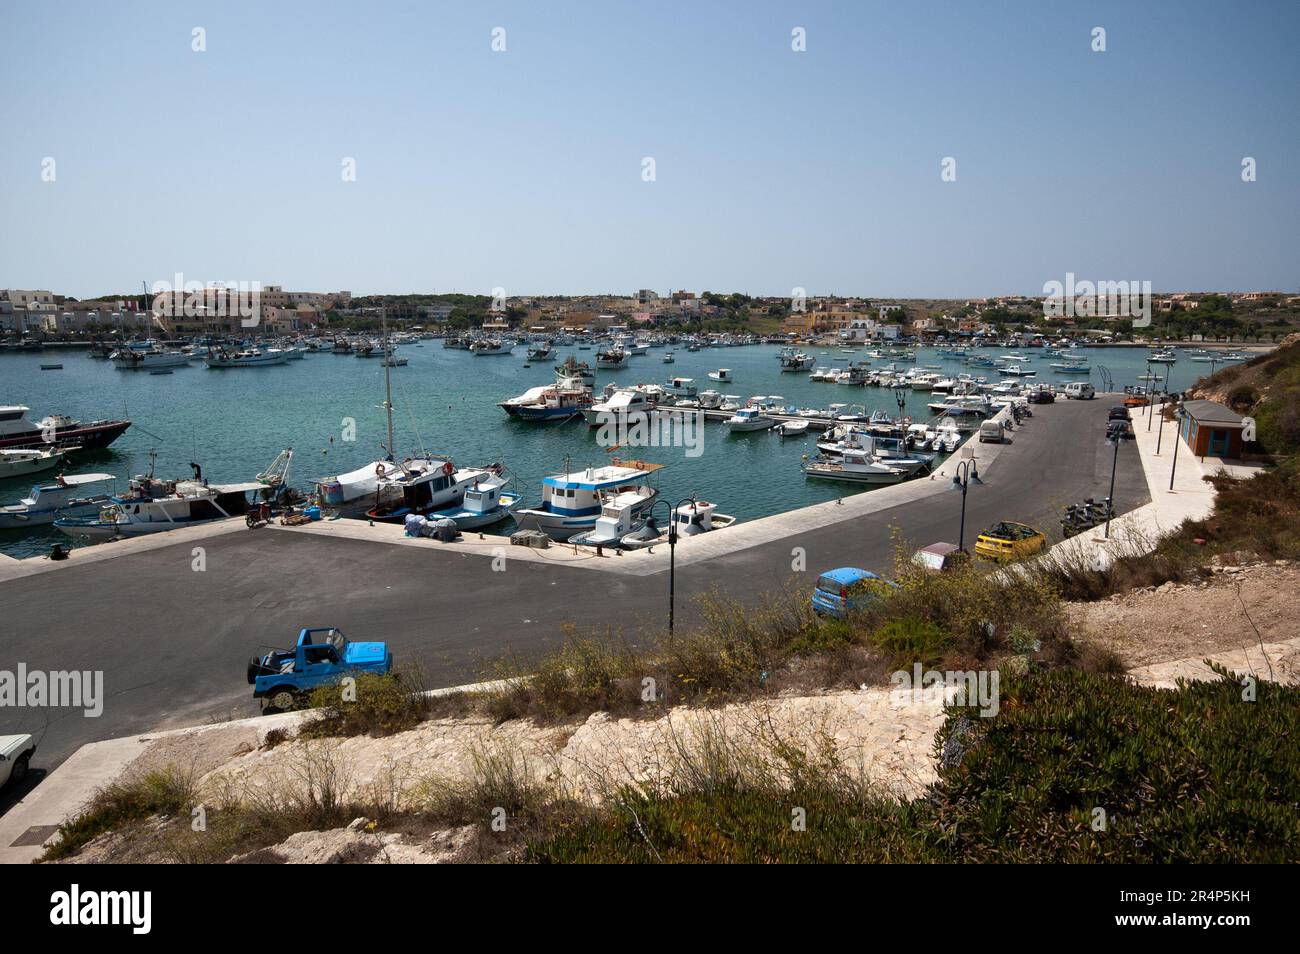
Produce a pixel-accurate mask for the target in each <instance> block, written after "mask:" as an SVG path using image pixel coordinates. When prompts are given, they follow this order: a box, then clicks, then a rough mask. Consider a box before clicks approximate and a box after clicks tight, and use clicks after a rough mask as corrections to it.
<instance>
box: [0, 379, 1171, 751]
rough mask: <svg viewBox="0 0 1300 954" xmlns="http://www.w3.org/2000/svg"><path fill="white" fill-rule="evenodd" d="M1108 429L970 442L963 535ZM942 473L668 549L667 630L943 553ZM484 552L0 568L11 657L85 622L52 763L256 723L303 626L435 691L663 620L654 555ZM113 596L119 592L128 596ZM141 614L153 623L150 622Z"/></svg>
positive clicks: (1051, 499)
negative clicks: (260, 689) (617, 623)
mask: <svg viewBox="0 0 1300 954" xmlns="http://www.w3.org/2000/svg"><path fill="white" fill-rule="evenodd" d="M769 360H770V359H769ZM736 363H738V362H736ZM773 363H775V362H773ZM259 373H260V372H259ZM1104 417H1105V404H1104V403H1103V402H1101V401H1089V402H1083V401H1080V402H1058V403H1057V404H1055V405H1053V406H1050V407H1045V408H1043V409H1042V410H1041V411H1039V412H1038V413H1036V415H1035V417H1034V418H1032V419H1031V420H1030V421H1029V422H1027V423H1026V424H1025V425H1024V426H1022V427H1021V428H1018V429H1017V431H1016V432H1015V433H1014V434H1013V439H1012V440H1011V441H1009V442H1008V443H1006V444H1003V445H983V446H980V445H978V444H976V445H974V446H975V453H976V457H977V460H978V461H979V463H980V473H981V476H982V479H983V480H984V482H985V486H982V487H979V488H977V489H972V491H971V493H970V496H969V501H968V504H967V513H966V522H967V532H968V533H969V532H970V530H971V528H973V527H978V526H982V525H984V524H987V523H992V522H994V521H997V520H1003V519H1016V520H1022V521H1025V522H1028V523H1033V524H1035V525H1041V526H1051V525H1052V524H1053V523H1054V522H1055V520H1056V518H1057V516H1058V515H1059V512H1060V508H1061V507H1062V506H1063V505H1064V503H1065V502H1066V501H1070V500H1074V499H1078V498H1081V497H1084V496H1088V495H1090V494H1092V493H1094V492H1095V491H1096V489H1097V488H1098V487H1099V486H1103V485H1104V483H1105V481H1106V480H1107V479H1108V478H1109V475H1110V467H1111V449H1110V448H1108V447H1107V446H1106V445H1105V443H1104V441H1102V440H1101V439H1100V435H1099V430H1098V429H1099V426H1100V423H1101V420H1102V419H1103V418H1104ZM1165 436H1166V438H1168V436H1169V435H1168V434H1166V435H1165ZM775 440H776V439H775V438H773V441H775ZM1183 466H1184V467H1185V466H1186V465H1185V464H1184V465H1183ZM1189 472H1190V471H1189ZM952 473H953V472H952V470H951V468H947V467H944V466H940V468H939V469H938V471H936V473H935V474H934V476H933V479H920V480H914V481H909V482H907V483H902V484H898V485H896V486H892V487H884V488H880V489H878V490H872V491H869V492H867V493H861V494H855V495H851V496H832V497H830V498H829V499H827V500H824V501H821V502H818V503H813V504H810V505H807V506H804V507H801V508H796V509H793V510H791V511H788V512H783V513H780V514H774V515H771V516H768V517H765V518H756V519H754V520H750V521H742V522H739V523H737V524H736V525H735V526H734V527H730V528H728V529H726V530H722V531H718V532H715V533H710V534H704V535H702V536H699V537H695V538H690V539H683V541H682V542H681V543H679V544H678V546H677V548H676V554H675V559H676V564H677V573H676V588H677V612H678V616H679V623H680V624H681V625H687V624H689V622H690V621H691V619H692V613H693V612H694V609H693V607H692V605H691V598H692V597H693V596H695V595H697V594H700V593H704V592H706V591H709V590H711V589H715V588H717V587H724V588H726V590H727V591H728V592H731V593H734V594H735V595H736V596H737V597H738V598H740V599H742V600H744V599H749V598H752V597H754V596H756V595H758V594H761V593H763V592H764V591H770V590H772V589H774V588H779V587H780V586H782V585H784V584H785V583H786V581H788V580H789V579H790V577H791V575H792V574H795V572H796V571H795V570H794V569H793V565H792V561H793V560H795V559H796V558H797V555H798V554H797V552H796V548H798V549H801V550H802V552H803V553H804V554H805V559H806V561H807V564H808V566H809V567H810V568H813V570H815V568H816V567H821V566H835V565H866V566H882V567H883V566H887V565H888V563H889V561H890V560H891V559H892V552H893V551H892V547H893V543H892V537H891V529H890V528H891V527H893V526H897V527H899V528H901V529H902V531H903V532H904V534H905V535H906V536H907V537H908V538H909V539H911V540H912V541H914V542H915V543H917V544H918V545H921V544H927V543H930V542H933V541H934V540H952V539H954V538H955V536H956V534H957V529H958V528H957V524H958V521H959V517H960V511H961V500H960V495H959V494H956V493H953V492H952V491H951V489H950V481H951V477H952ZM795 476H796V478H798V479H802V478H799V475H798V473H797V470H796V473H795ZM1115 496H1116V499H1117V501H1118V507H1119V509H1120V510H1123V511H1127V510H1129V509H1131V508H1132V507H1137V506H1140V505H1142V504H1144V503H1145V502H1146V501H1147V500H1148V499H1149V495H1148V490H1147V484H1146V480H1145V478H1144V476H1143V471H1142V467H1141V466H1140V465H1139V463H1138V461H1137V454H1136V451H1135V449H1134V447H1133V445H1132V442H1126V443H1125V445H1124V446H1123V447H1121V448H1120V454H1119V470H1118V481H1117V486H1116V494H1115ZM485 538H486V539H485V540H483V541H480V540H479V539H478V535H477V533H467V534H465V535H464V537H463V538H462V540H461V541H459V542H456V543H440V542H438V541H436V540H431V539H426V538H419V539H412V538H409V537H406V536H405V535H404V533H403V531H402V528H401V527H400V526H397V525H391V524H390V525H385V524H376V525H375V526H373V527H372V526H369V524H368V523H367V522H366V521H361V520H336V521H328V522H327V521H322V522H317V523H312V524H308V525H305V526H303V527H280V526H268V527H263V528H261V529H257V530H248V529H246V528H245V527H244V524H243V522H242V521H223V522H220V523H217V524H213V525H209V526H204V527H195V528H193V529H182V530H176V531H174V532H171V533H163V534H156V535H153V536H151V537H147V538H139V539H131V540H122V541H117V542H111V543H104V544H99V545H96V546H94V547H88V548H85V549H84V550H80V551H76V552H74V553H73V555H72V557H71V558H70V559H68V560H67V561H64V562H61V563H55V562H51V561H49V560H42V559H35V560H12V559H10V560H5V559H0V594H2V595H3V598H4V600H5V606H6V619H7V620H8V621H10V624H11V626H12V632H13V633H14V634H15V637H14V639H13V650H14V652H15V653H16V654H17V658H22V659H27V660H30V661H31V664H32V665H33V666H36V665H39V666H41V667H42V668H49V669H59V668H76V666H77V660H78V659H79V658H80V657H79V653H80V652H81V651H82V643H81V640H80V637H78V636H77V635H76V634H77V633H78V632H80V631H81V630H82V629H83V628H84V625H85V624H84V618H83V612H84V607H86V606H94V607H95V608H96V609H95V617H94V627H95V632H96V634H97V640H98V643H99V644H100V645H102V646H103V647H104V648H103V652H102V653H101V655H100V658H99V665H100V666H101V667H102V668H103V669H104V670H105V679H106V684H107V685H108V686H109V688H110V691H112V692H113V693H114V696H115V704H114V705H113V707H112V708H111V710H109V711H106V713H105V715H104V717H103V718H101V719H98V720H83V719H67V720H56V721H54V722H53V723H52V724H51V726H50V728H49V731H48V733H47V738H46V742H45V746H46V751H47V754H48V757H49V759H50V760H51V764H54V763H56V762H58V761H61V760H62V759H63V758H65V757H66V756H67V755H69V754H71V751H72V750H74V749H75V748H76V747H77V745H79V744H81V743H83V742H87V741H92V740H94V739H102V738H110V737H113V736H117V735H122V734H126V733H131V732H144V731H147V730H149V729H153V728H156V727H158V726H159V722H160V712H165V716H164V717H163V722H164V724H166V725H185V724H193V723H195V722H203V721H208V720H209V719H212V718H228V717H230V716H231V715H232V714H235V715H254V714H256V711H257V706H256V703H255V702H254V701H253V700H251V699H249V697H248V693H247V691H246V689H247V687H246V686H244V685H243V681H242V672H241V673H233V672H232V670H231V665H232V664H231V659H232V653H234V654H235V655H236V656H237V655H238V653H239V651H242V650H244V649H246V648H248V647H252V646H255V645H259V644H264V643H270V642H273V641H274V640H275V638H276V637H277V636H278V634H281V633H283V632H284V631H285V630H286V629H288V628H296V627H298V626H300V625H303V621H304V620H306V621H312V620H328V621H329V622H330V623H331V624H332V625H338V626H340V627H342V628H344V629H345V630H348V629H350V630H353V631H356V632H367V633H379V632H382V633H385V634H386V635H387V638H388V639H389V641H390V643H391V645H392V646H393V648H394V651H395V652H399V653H401V654H402V657H403V658H404V659H406V660H409V661H410V662H412V663H414V664H417V665H418V666H419V667H420V668H421V669H422V671H423V672H424V673H425V677H426V679H427V680H428V681H429V685H431V686H441V685H456V684H460V683H464V682H467V681H472V680H473V679H475V678H477V677H479V676H480V675H481V672H480V668H479V667H480V666H481V665H482V663H483V661H484V660H487V659H490V658H494V657H496V656H498V655H500V654H501V653H502V652H514V651H518V652H530V651H536V650H538V649H541V648H543V647H545V646H547V645H549V644H550V643H551V641H552V640H554V639H556V638H557V634H558V633H559V632H560V631H561V630H562V628H563V625H564V624H572V625H574V626H576V627H578V628H579V629H586V628H592V627H600V626H603V625H605V624H607V623H608V622H609V621H610V620H611V619H618V620H621V621H623V622H625V623H626V624H627V625H628V627H629V632H635V631H636V630H637V629H638V628H639V627H642V626H644V627H646V628H655V627H659V626H662V624H663V621H664V618H665V617H666V615H667V610H668V605H667V604H668V592H667V591H668V586H667V576H668V564H669V553H668V548H666V547H660V546H656V547H654V548H653V549H652V550H650V551H647V550H640V551H629V552H622V553H621V555H617V554H616V553H613V552H609V551H606V553H605V554H604V555H602V556H597V555H596V553H595V551H594V550H591V549H589V548H579V549H580V552H578V553H574V552H573V548H572V547H570V546H566V545H562V544H555V545H553V546H552V547H550V548H548V549H545V550H533V549H532V548H529V547H512V546H509V544H508V541H506V540H503V539H498V540H496V541H493V540H492V538H491V536H490V535H487V534H485ZM196 547H197V548H201V550H202V553H203V570H202V571H201V572H196V570H195V569H194V565H195V564H194V561H195V548H196ZM620 552H621V551H620ZM503 555H504V557H505V562H504V564H502V563H501V561H500V559H499V558H500V557H502V556H503ZM494 564H495V566H496V567H497V568H494ZM502 565H504V567H505V568H504V570H502V569H499V568H500V567H501V566H502ZM430 580H437V581H438V584H437V586H436V587H432V588H431V587H430V585H429V582H428V581H430ZM141 581H147V587H146V591H145V592H141V591H140V585H141ZM128 592H129V593H132V594H134V595H133V596H132V598H130V599H124V598H123V594H124V593H128ZM141 601H143V605H146V606H150V607H152V606H155V605H158V606H161V605H164V604H165V605H166V606H167V611H166V613H162V612H158V613H155V612H153V611H152V610H150V611H148V612H145V611H143V610H142V609H141V606H142V602H141ZM469 607H472V608H473V612H470V611H468V608H469ZM51 634H59V635H58V636H57V637H55V638H51ZM162 700H165V703H163V702H162ZM160 705H162V709H161V710H160ZM41 716H42V714H40V713H38V714H36V715H35V718H40V717H41Z"/></svg>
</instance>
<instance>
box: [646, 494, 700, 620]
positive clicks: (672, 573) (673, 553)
mask: <svg viewBox="0 0 1300 954" xmlns="http://www.w3.org/2000/svg"><path fill="white" fill-rule="evenodd" d="M695 502H696V498H695V496H694V495H692V496H690V497H684V498H683V499H681V500H679V501H677V505H676V506H673V505H672V504H670V503H669V502H668V501H667V500H665V499H663V498H662V497H660V498H659V499H657V500H656V501H655V502H654V503H653V504H651V505H650V512H651V513H652V514H653V513H654V510H655V507H657V506H659V504H663V505H664V506H665V507H667V508H668V635H669V636H671V635H672V634H673V622H674V619H673V617H674V609H675V607H676V602H677V600H676V595H677V594H676V589H677V579H676V577H677V536H678V534H677V511H678V510H680V509H681V506H682V504H685V503H689V504H691V505H692V506H694V505H695Z"/></svg>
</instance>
